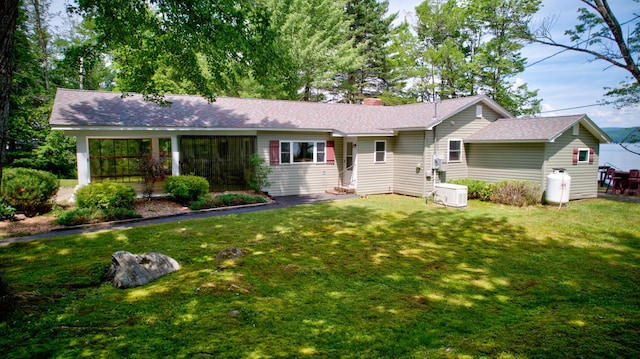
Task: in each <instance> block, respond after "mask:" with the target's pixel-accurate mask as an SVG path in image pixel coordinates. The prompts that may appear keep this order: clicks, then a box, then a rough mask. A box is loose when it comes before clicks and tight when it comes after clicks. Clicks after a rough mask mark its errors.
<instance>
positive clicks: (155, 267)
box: [107, 251, 180, 289]
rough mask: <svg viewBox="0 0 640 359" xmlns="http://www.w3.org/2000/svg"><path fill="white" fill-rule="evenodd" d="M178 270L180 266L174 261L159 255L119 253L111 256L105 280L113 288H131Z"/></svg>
mask: <svg viewBox="0 0 640 359" xmlns="http://www.w3.org/2000/svg"><path fill="white" fill-rule="evenodd" d="M179 269H180V264H178V262H176V260H175V259H173V258H171V257H168V256H166V255H164V254H161V253H155V252H151V253H145V254H132V253H129V252H126V251H119V252H116V253H114V254H113V256H111V267H109V270H108V271H107V278H108V279H110V280H111V282H112V283H113V287H114V288H123V289H124V288H133V287H138V286H141V285H145V284H147V283H149V282H151V281H154V280H156V279H158V278H160V277H162V276H163V275H165V274H169V273H173V272H175V271H177V270H179Z"/></svg>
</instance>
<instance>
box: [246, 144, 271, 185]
mask: <svg viewBox="0 0 640 359" xmlns="http://www.w3.org/2000/svg"><path fill="white" fill-rule="evenodd" d="M249 161H250V163H251V167H252V168H253V171H252V172H251V177H250V178H249V188H251V189H252V190H253V191H254V192H256V193H261V192H262V190H264V189H267V188H269V187H271V182H269V181H268V180H267V179H268V178H269V174H271V172H273V170H272V169H271V167H270V166H267V165H265V164H264V162H265V160H264V158H262V157H260V156H259V155H258V154H257V153H254V154H253V155H252V156H251V158H250V160H249Z"/></svg>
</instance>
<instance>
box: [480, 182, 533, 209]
mask: <svg viewBox="0 0 640 359" xmlns="http://www.w3.org/2000/svg"><path fill="white" fill-rule="evenodd" d="M541 199H542V195H541V191H540V185H538V184H537V183H534V182H530V181H516V180H506V181H500V182H498V183H496V187H495V191H494V192H493V196H492V197H491V200H492V201H493V202H496V203H502V204H508V205H512V206H519V207H523V206H531V205H535V204H539V203H540V202H541Z"/></svg>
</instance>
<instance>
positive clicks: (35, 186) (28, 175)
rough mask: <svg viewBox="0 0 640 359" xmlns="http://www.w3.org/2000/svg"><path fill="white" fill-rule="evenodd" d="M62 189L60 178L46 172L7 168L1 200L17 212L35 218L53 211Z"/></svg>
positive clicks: (3, 178) (4, 171)
mask: <svg viewBox="0 0 640 359" xmlns="http://www.w3.org/2000/svg"><path fill="white" fill-rule="evenodd" d="M59 188H60V181H59V180H58V178H57V177H56V176H55V175H53V174H51V173H49V172H46V171H40V170H34V169H30V168H6V169H4V170H3V174H2V188H1V190H0V194H1V198H2V199H3V200H4V202H5V204H6V205H8V206H9V207H13V208H15V210H16V212H18V213H24V214H25V215H27V216H35V215H37V214H40V213H47V212H49V211H51V208H52V206H53V198H54V197H55V195H56V193H58V189H59Z"/></svg>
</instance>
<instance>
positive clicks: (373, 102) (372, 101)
mask: <svg viewBox="0 0 640 359" xmlns="http://www.w3.org/2000/svg"><path fill="white" fill-rule="evenodd" d="M362 103H363V104H364V105H366V106H382V100H381V99H379V98H365V99H364V100H363V101H362Z"/></svg>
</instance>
